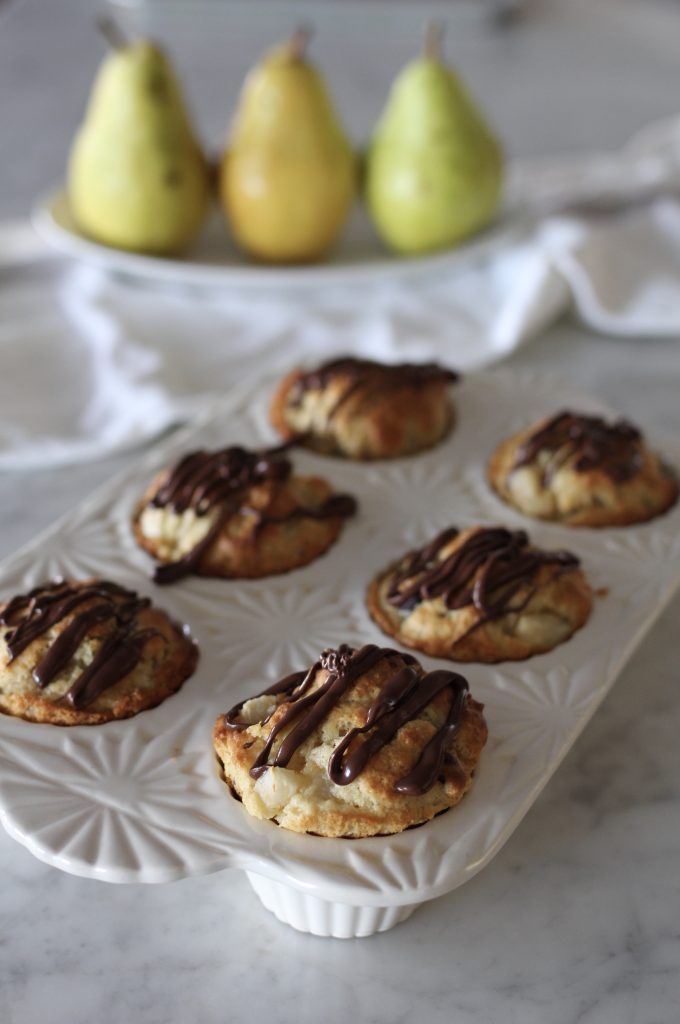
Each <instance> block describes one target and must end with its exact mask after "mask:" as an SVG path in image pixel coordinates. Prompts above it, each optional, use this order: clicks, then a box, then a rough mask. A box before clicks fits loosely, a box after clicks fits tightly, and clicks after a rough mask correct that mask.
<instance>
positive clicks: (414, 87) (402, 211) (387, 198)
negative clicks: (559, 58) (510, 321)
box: [365, 29, 503, 253]
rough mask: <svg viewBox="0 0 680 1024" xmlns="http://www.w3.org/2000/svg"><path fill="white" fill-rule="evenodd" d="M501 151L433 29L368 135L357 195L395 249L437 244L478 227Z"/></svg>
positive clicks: (493, 198)
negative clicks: (361, 188)
mask: <svg viewBox="0 0 680 1024" xmlns="http://www.w3.org/2000/svg"><path fill="white" fill-rule="evenodd" d="M502 178H503V157H502V152H501V148H500V145H499V143H498V141H497V140H496V138H495V136H494V135H493V133H492V131H491V129H490V128H489V127H488V126H487V124H486V121H485V119H484V117H483V115H482V114H481V112H480V111H479V110H478V108H477V107H476V106H475V103H474V102H473V100H472V99H471V98H470V96H469V95H468V93H467V91H466V89H465V87H464V86H463V84H462V82H461V81H460V79H459V78H458V76H457V75H456V74H455V73H454V72H453V71H452V70H451V68H449V67H447V66H446V65H445V64H444V63H443V61H442V58H441V49H440V31H438V30H433V29H431V30H430V31H429V33H428V39H427V41H426V47H425V52H424V53H423V55H422V56H421V57H420V58H419V59H417V60H414V61H413V62H412V63H410V64H409V65H407V67H406V68H404V70H403V71H402V73H401V74H400V75H399V77H398V78H397V80H396V82H395V83H394V85H393V86H392V90H391V92H390V95H389V98H388V102H387V106H386V108H385V110H384V112H383V114H382V117H381V118H380V121H379V122H378V125H377V127H376V130H375V133H374V135H373V138H372V140H371V144H370V147H369V151H368V157H367V165H366V180H365V194H366V201H367V204H368V209H369V212H370V214H371V218H372V220H373V221H374V223H375V226H376V228H377V230H378V232H379V234H380V235H381V237H382V238H383V240H384V241H385V242H386V244H387V245H388V246H390V247H391V248H393V249H395V250H396V251H398V252H402V253H420V252H427V251H431V250H435V249H443V248H446V247H449V246H452V245H455V244H456V243H457V242H460V241H461V240H462V239H464V238H466V237H468V236H469V235H472V234H474V233H475V232H477V231H479V230H480V229H481V228H483V227H485V226H486V225H487V224H488V223H489V222H490V221H491V220H492V219H493V217H494V215H495V213H496V211H497V209H498V205H499V201H500V196H501V187H502Z"/></svg>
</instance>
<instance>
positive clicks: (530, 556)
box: [387, 527, 579, 626]
mask: <svg viewBox="0 0 680 1024" xmlns="http://www.w3.org/2000/svg"><path fill="white" fill-rule="evenodd" d="M457 536H458V530H456V529H455V528H454V527H451V528H450V529H448V530H443V531H442V532H441V533H440V534H438V536H437V537H435V538H434V540H432V541H430V543H429V544H427V545H425V547H423V548H420V549H419V550H417V551H412V552H410V553H409V554H408V555H407V556H406V558H405V559H404V561H403V562H402V563H401V564H400V565H399V566H398V568H397V570H396V571H395V573H394V575H393V576H392V578H391V580H390V585H389V588H388V590H387V600H388V601H389V603H390V604H391V605H393V606H394V607H396V608H400V609H402V610H403V611H410V610H411V609H412V608H414V607H415V606H416V605H418V604H420V602H421V601H429V600H432V599H433V598H436V597H441V598H442V600H443V602H444V604H445V606H446V607H447V608H449V609H451V610H457V609H460V608H465V607H466V606H468V605H473V606H474V607H475V608H476V609H477V611H478V612H479V613H480V616H481V619H480V621H479V622H478V623H476V624H475V625H476V626H477V625H481V623H482V622H487V621H489V620H490V619H498V618H500V617H501V616H503V615H506V614H507V613H508V612H517V611H521V610H522V608H524V607H526V605H527V604H528V602H529V600H530V599H531V597H532V596H533V594H534V592H535V591H534V590H533V589H530V590H529V592H528V594H527V595H525V597H524V598H523V599H522V600H521V601H520V602H519V604H517V603H516V604H513V599H514V598H515V597H516V595H517V593H518V591H519V590H520V589H521V588H522V587H523V586H524V584H525V583H529V582H531V581H532V579H533V577H534V576H535V575H536V573H537V572H538V570H539V569H540V568H541V567H542V566H544V565H553V566H555V569H556V572H557V573H562V572H566V571H569V570H572V569H575V568H576V567H577V566H578V564H579V560H578V558H576V556H575V555H572V554H571V553H570V552H568V551H540V550H536V549H534V548H530V547H529V538H528V537H527V535H526V533H525V532H524V530H515V531H511V530H506V529H504V528H502V527H496V528H491V529H483V530H476V531H475V532H474V533H472V534H471V535H470V536H469V537H468V538H467V540H466V541H465V542H464V543H463V544H461V545H460V546H459V547H457V548H456V549H455V550H454V551H453V552H452V553H451V554H450V555H448V556H447V557H445V558H439V557H438V556H439V553H440V552H441V551H442V549H443V548H445V547H446V546H447V545H448V544H449V543H450V542H451V541H452V540H454V539H455V538H456V537H457Z"/></svg>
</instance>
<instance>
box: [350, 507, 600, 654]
mask: <svg viewBox="0 0 680 1024" xmlns="http://www.w3.org/2000/svg"><path fill="white" fill-rule="evenodd" d="M366 600H367V606H368V610H369V612H370V614H371V617H372V618H373V619H374V620H375V622H377V624H378V625H379V626H380V628H381V629H382V630H383V631H384V632H385V633H387V634H388V635H389V636H392V637H394V638H395V639H396V640H398V641H399V642H400V643H402V644H404V645H405V646H406V647H411V648H415V649H416V650H419V651H423V652H424V653H426V654H430V655H433V656H434V657H438V658H449V659H450V660H452V661H461V662H466V661H478V662H486V663H492V662H498V661H515V660H522V659H524V658H528V657H530V656H531V655H533V654H540V653H542V652H544V651H549V650H551V649H552V648H553V647H555V646H557V644H560V643H563V642H564V641H565V640H568V639H569V637H570V636H572V634H573V633H574V632H575V631H576V630H577V629H579V628H580V627H581V626H582V625H584V623H585V622H586V621H587V619H588V616H589V615H590V610H591V606H592V592H591V589H590V586H589V585H588V583H587V581H586V579H585V577H584V575H583V573H582V572H581V570H580V569H579V561H578V559H577V558H576V557H575V556H574V555H572V554H570V553H569V552H567V551H543V550H541V549H539V548H536V547H534V546H533V545H531V544H530V543H529V538H528V537H527V535H526V533H524V531H521V530H518V531H515V532H511V531H510V530H506V529H504V528H502V527H494V528H485V527H473V528H471V529H468V530H463V531H459V530H457V529H456V528H455V527H451V528H450V529H448V530H444V531H442V532H441V533H440V534H438V535H437V536H436V537H435V538H434V539H433V540H432V541H430V542H429V543H428V544H426V545H425V546H424V547H422V548H420V549H418V550H416V551H410V552H408V553H407V554H406V555H404V556H403V558H401V559H399V560H398V561H397V562H395V563H394V564H393V565H391V566H389V567H388V568H387V569H385V570H384V571H383V572H381V573H379V574H378V576H377V577H376V578H375V579H374V580H373V581H372V582H371V584H370V586H369V588H368V593H367V599H366Z"/></svg>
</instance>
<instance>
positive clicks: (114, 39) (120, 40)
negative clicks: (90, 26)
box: [97, 14, 129, 50]
mask: <svg viewBox="0 0 680 1024" xmlns="http://www.w3.org/2000/svg"><path fill="white" fill-rule="evenodd" d="M97 28H98V29H99V31H100V32H101V34H102V35H103V36H104V39H106V41H107V43H108V44H109V46H110V47H111V49H112V50H124V49H126V47H127V46H129V41H128V39H127V38H126V36H125V33H124V32H123V30H122V28H121V27H120V25H119V24H118V22H116V21H114V19H113V18H110V17H109V16H108V15H106V14H103V15H102V16H101V17H99V18H97Z"/></svg>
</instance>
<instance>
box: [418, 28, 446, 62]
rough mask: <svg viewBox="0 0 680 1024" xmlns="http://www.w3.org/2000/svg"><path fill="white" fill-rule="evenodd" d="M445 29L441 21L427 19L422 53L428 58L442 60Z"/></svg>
mask: <svg viewBox="0 0 680 1024" xmlns="http://www.w3.org/2000/svg"><path fill="white" fill-rule="evenodd" d="M445 30H446V26H445V24H444V22H443V21H428V23H427V25H426V26H425V39H424V41H423V55H424V56H425V57H427V59H428V60H436V61H439V62H441V61H442V59H443V42H444V32H445Z"/></svg>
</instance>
